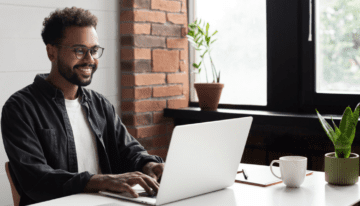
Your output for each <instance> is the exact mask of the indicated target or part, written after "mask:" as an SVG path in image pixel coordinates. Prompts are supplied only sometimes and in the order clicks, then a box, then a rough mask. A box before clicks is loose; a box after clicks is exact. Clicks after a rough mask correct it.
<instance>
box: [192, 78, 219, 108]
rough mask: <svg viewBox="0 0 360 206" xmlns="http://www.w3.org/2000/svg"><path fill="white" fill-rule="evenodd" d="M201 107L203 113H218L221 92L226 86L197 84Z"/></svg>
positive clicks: (195, 85)
mask: <svg viewBox="0 0 360 206" xmlns="http://www.w3.org/2000/svg"><path fill="white" fill-rule="evenodd" d="M194 87H195V89H196V93H197V96H198V98H199V106H200V108H201V110H202V111H216V110H217V107H218V105H219V101H220V96H221V91H222V89H223V88H224V84H221V83H195V84H194Z"/></svg>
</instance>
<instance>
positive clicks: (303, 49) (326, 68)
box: [188, 0, 360, 114]
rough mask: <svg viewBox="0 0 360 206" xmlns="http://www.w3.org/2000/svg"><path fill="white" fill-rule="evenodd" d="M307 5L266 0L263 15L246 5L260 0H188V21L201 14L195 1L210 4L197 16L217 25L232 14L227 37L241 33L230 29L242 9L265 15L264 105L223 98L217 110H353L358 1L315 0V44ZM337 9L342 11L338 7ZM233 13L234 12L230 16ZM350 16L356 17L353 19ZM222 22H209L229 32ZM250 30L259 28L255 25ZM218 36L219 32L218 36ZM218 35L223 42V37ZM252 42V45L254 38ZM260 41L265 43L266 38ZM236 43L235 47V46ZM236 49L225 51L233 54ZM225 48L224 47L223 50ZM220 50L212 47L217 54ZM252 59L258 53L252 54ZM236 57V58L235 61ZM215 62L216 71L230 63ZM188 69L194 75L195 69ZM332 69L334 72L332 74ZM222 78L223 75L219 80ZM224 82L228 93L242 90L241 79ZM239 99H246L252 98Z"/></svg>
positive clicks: (359, 57) (358, 77) (359, 80)
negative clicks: (223, 0)
mask: <svg viewBox="0 0 360 206" xmlns="http://www.w3.org/2000/svg"><path fill="white" fill-rule="evenodd" d="M309 1H310V0H294V1H286V0H266V3H265V2H262V5H264V6H265V8H266V10H265V11H264V10H263V9H262V8H263V7H261V6H251V7H246V6H244V5H252V4H255V3H259V2H260V1H245V0H238V1H225V2H223V3H221V4H219V3H218V1H209V0H208V1H204V0H189V4H188V5H189V22H192V21H193V20H194V17H195V15H194V13H196V11H198V12H197V13H199V12H200V11H201V10H200V9H199V7H200V6H199V5H198V4H197V2H206V3H207V5H206V7H205V6H202V8H210V6H209V5H211V6H212V7H213V8H211V9H207V10H208V11H206V12H207V13H209V14H211V15H210V16H209V17H207V16H205V14H202V13H201V12H200V13H199V15H202V16H198V17H201V18H204V19H205V18H206V19H211V21H215V20H217V19H220V18H226V17H223V16H226V15H230V14H232V15H234V16H235V17H233V22H231V24H229V25H228V27H229V28H230V29H229V30H227V32H226V33H236V32H239V30H238V29H237V28H234V27H235V26H234V27H231V25H234V24H235V23H236V20H238V21H240V20H239V19H240V18H239V17H238V16H241V15H245V13H246V12H245V11H242V9H243V8H248V9H247V10H251V11H252V12H253V13H255V14H256V13H257V12H265V13H266V14H265V15H266V47H262V48H263V49H266V64H263V65H265V66H266V71H265V72H264V73H265V75H264V76H263V77H265V79H264V78H263V77H261V78H259V79H258V81H259V82H261V84H264V83H265V84H266V87H265V88H266V89H265V91H266V104H261V103H260V104H259V103H254V102H250V101H248V102H246V101H247V100H244V101H243V100H239V101H237V100H235V101H233V100H230V99H229V98H226V97H225V95H224V100H223V99H221V100H220V104H219V108H233V109H250V110H251V109H254V110H266V111H278V112H290V113H305V114H315V108H317V109H318V110H319V111H320V112H321V113H322V114H342V112H343V111H344V109H345V107H346V106H351V107H352V108H354V107H355V106H356V104H357V103H358V102H360V98H359V95H358V94H359V91H360V68H358V66H357V65H359V62H360V51H359V49H357V48H358V47H360V44H359V43H360V38H359V35H360V19H359V15H358V14H359V13H358V11H359V10H360V8H359V6H360V4H359V3H358V0H313V6H312V20H313V22H312V24H311V28H312V34H313V35H312V37H313V39H312V41H309V40H308V37H309V9H310V4H309V3H310V2H309ZM259 4H260V3H259ZM334 5H335V6H334ZM336 5H338V7H339V8H343V10H342V11H340V10H339V9H337V7H336ZM329 6H330V9H329ZM331 8H332V9H331ZM232 10H234V12H235V13H232ZM236 12H238V13H236ZM324 12H325V13H324ZM341 12H344V13H341ZM352 12H353V15H352V16H351V15H350V14H351V13H352ZM253 13H252V14H253ZM327 13H330V14H327ZM356 14H357V15H356ZM329 15H330V19H331V18H335V17H336V18H337V19H335V20H333V21H325V20H324V19H326V17H328V16H329ZM336 15H337V16H336ZM259 16H260V15H259ZM207 21H209V20H207ZM246 21H247V23H246V24H249V22H250V20H246ZM234 22H235V23H234ZM221 23H222V24H225V26H224V25H220V26H216V24H217V23H212V22H210V25H211V26H210V27H212V26H213V27H214V28H215V27H221V26H223V27H225V28H226V24H227V22H225V21H223V22H221ZM240 23H241V21H240ZM246 24H245V25H246ZM348 25H349V26H348ZM250 28H252V29H254V30H255V29H256V28H255V27H250ZM218 30H219V29H218ZM332 30H335V31H332ZM240 31H241V30H240ZM334 32H335V33H334ZM220 33H221V31H220V30H219V33H218V34H220ZM224 33H225V32H224ZM228 35H229V34H228ZM331 35H337V38H336V41H331V38H332V36H331ZM229 36H230V35H229ZM218 37H219V38H220V35H219V36H218ZM329 38H330V40H329ZM230 40H231V39H230ZM232 41H233V42H235V41H237V39H232ZM326 41H328V42H330V44H328V43H326ZM249 42H251V40H250V39H249ZM259 42H263V40H261V41H259ZM218 44H219V43H218ZM223 44H226V43H223ZM232 45H237V44H235V43H233V44H232ZM232 45H230V46H228V47H225V48H228V50H232V48H231V46H232ZM222 46H224V45H220V46H219V47H222ZM238 47H239V46H238ZM328 47H329V48H328ZM190 48H191V47H190ZM257 48H260V47H257ZM216 49H217V48H214V51H215V50H216ZM193 52H194V51H192V50H190V56H189V57H190V62H189V63H190V65H191V64H192V62H194V61H195V55H194V53H193ZM252 52H253V51H251V53H252ZM331 52H332V53H331ZM228 53H229V52H228ZM249 55H250V54H249ZM251 55H257V54H256V53H252V54H251ZM214 56H215V55H214ZM330 57H331V58H334V57H336V58H337V60H336V61H334V59H331V61H328V60H327V59H328V58H330ZM213 58H214V57H213ZM233 58H235V57H232V58H231V59H233ZM216 61H217V62H216V63H215V64H216V67H222V64H224V65H229V63H228V62H227V61H224V62H225V63H222V62H221V61H222V60H221V59H220V60H219V59H218V60H216ZM252 63H254V62H252ZM249 65H251V64H249ZM228 67H229V66H228ZM230 67H231V66H230ZM190 68H191V70H190V71H192V70H193V69H192V67H190ZM334 68H335V70H331V69H334ZM226 70H228V68H224V69H223V68H221V71H222V72H223V71H226ZM239 71H241V69H239ZM358 73H359V74H358ZM226 75H229V74H226ZM230 75H232V76H239V75H236V74H235V73H234V72H230ZM230 75H229V76H230ZM194 76H195V75H194V74H192V75H191V80H190V83H191V85H192V83H193V82H194V81H195V79H194ZM223 76H225V74H224V75H222V77H221V78H223ZM201 79H203V77H201ZM249 79H250V78H249ZM223 80H224V81H223V83H225V87H224V91H225V89H227V90H229V91H232V93H236V91H238V90H241V89H243V87H242V86H239V85H240V84H239V83H238V82H239V81H241V80H240V79H239V78H238V79H236V80H232V79H229V80H227V81H230V82H235V83H236V84H234V85H231V83H227V82H225V80H226V79H225V77H224V79H223ZM246 89H247V88H246ZM190 93H191V100H190V106H198V103H197V102H196V101H195V100H194V98H195V97H194V92H193V91H192V90H191V91H190ZM224 94H225V93H224ZM221 98H223V96H222V97H221ZM240 98H244V99H246V98H248V97H240Z"/></svg>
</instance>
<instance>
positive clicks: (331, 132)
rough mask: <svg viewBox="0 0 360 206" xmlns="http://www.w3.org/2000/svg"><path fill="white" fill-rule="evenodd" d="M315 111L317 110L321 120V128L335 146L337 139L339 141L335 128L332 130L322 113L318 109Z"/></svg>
mask: <svg viewBox="0 0 360 206" xmlns="http://www.w3.org/2000/svg"><path fill="white" fill-rule="evenodd" d="M315 110H316V113H317V115H318V118H319V120H320V123H321V126H322V127H323V129H324V131H325V133H326V134H327V136H328V137H329V138H330V140H331V141H332V142H333V143H334V145H335V139H337V136H336V133H335V132H334V130H333V128H331V126H330V125H329V123H327V121H326V120H325V118H324V117H322V116H321V115H320V113H319V112H318V111H317V109H315Z"/></svg>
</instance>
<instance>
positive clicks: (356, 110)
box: [353, 103, 360, 127]
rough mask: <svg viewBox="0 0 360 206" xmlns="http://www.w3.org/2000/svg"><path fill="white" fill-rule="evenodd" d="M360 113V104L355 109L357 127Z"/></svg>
mask: <svg viewBox="0 0 360 206" xmlns="http://www.w3.org/2000/svg"><path fill="white" fill-rule="evenodd" d="M359 111H360V103H358V104H357V105H356V107H355V110H354V114H353V115H354V120H353V121H354V123H355V127H356V125H357V123H358V122H359Z"/></svg>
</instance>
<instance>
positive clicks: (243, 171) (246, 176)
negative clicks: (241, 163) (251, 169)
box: [242, 169, 248, 180]
mask: <svg viewBox="0 0 360 206" xmlns="http://www.w3.org/2000/svg"><path fill="white" fill-rule="evenodd" d="M242 173H243V174H244V178H245V179H246V180H247V178H248V175H247V174H246V173H245V169H243V170H242Z"/></svg>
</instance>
